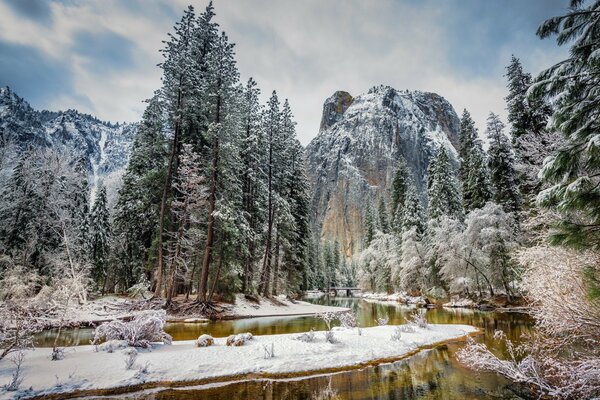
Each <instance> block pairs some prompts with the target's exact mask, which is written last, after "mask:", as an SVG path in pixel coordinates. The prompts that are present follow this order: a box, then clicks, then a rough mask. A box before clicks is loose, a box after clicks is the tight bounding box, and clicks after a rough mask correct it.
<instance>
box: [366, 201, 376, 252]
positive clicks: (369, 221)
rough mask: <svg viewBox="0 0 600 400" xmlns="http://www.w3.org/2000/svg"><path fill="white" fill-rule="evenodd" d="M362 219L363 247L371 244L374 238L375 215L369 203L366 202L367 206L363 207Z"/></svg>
mask: <svg viewBox="0 0 600 400" xmlns="http://www.w3.org/2000/svg"><path fill="white" fill-rule="evenodd" d="M364 221H365V222H364V232H365V247H369V244H371V242H372V241H373V239H374V238H375V230H376V229H377V227H376V223H375V216H374V215H373V209H372V208H371V204H370V203H367V207H366V208H365V216H364Z"/></svg>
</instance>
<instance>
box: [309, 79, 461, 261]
mask: <svg viewBox="0 0 600 400" xmlns="http://www.w3.org/2000/svg"><path fill="white" fill-rule="evenodd" d="M350 99H352V100H350ZM459 125H460V121H459V118H458V115H457V114H456V112H455V111H454V109H453V108H452V106H451V105H450V103H448V102H447V101H446V100H445V99H444V98H442V97H441V96H439V95H437V94H434V93H426V92H419V91H414V92H409V91H398V90H395V89H393V88H391V87H387V86H377V87H374V88H372V89H371V90H370V91H369V92H368V93H365V94H362V95H360V96H358V97H355V98H352V96H350V95H349V94H347V93H345V92H336V93H335V94H334V95H333V96H332V97H330V98H329V99H327V100H326V102H325V104H324V106H323V119H322V122H321V130H320V132H319V134H318V135H317V137H315V138H314V139H313V140H312V141H311V142H310V144H309V145H308V146H307V148H306V164H307V175H308V177H309V180H310V182H311V184H312V186H313V189H314V190H313V196H312V199H311V208H312V214H311V215H312V216H313V217H312V221H311V223H312V224H313V229H314V231H315V232H318V233H319V236H320V237H321V239H323V240H329V241H338V242H339V243H340V245H341V247H342V251H343V253H344V255H345V256H346V257H351V256H352V255H353V254H356V253H357V252H359V251H360V250H361V249H362V247H363V244H364V237H363V214H364V210H365V204H367V203H370V204H375V205H376V204H377V201H378V199H379V197H380V196H384V197H385V198H387V199H388V201H389V196H390V188H391V184H392V180H393V178H394V173H395V170H396V165H397V162H398V159H399V158H400V157H404V158H405V159H406V162H407V164H408V166H409V168H410V169H411V170H412V172H413V176H414V180H415V183H416V185H417V188H418V190H419V193H420V194H421V198H422V201H423V203H425V201H426V197H425V191H426V183H427V182H426V175H427V167H428V166H429V161H430V160H431V158H432V157H433V156H434V155H435V154H436V153H437V151H438V149H439V148H440V146H444V147H445V148H446V149H447V151H448V154H449V156H450V159H451V162H452V163H453V164H454V165H455V166H458V154H457V151H456V148H455V147H456V146H457V145H458V132H459Z"/></svg>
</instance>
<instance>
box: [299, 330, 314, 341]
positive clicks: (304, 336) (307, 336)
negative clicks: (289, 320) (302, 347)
mask: <svg viewBox="0 0 600 400" xmlns="http://www.w3.org/2000/svg"><path fill="white" fill-rule="evenodd" d="M294 339H296V340H299V341H301V342H305V343H311V342H314V341H315V332H314V331H313V330H311V331H310V332H304V333H301V334H299V335H298V336H296V337H295V338H294Z"/></svg>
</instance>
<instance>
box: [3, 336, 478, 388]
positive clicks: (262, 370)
mask: <svg viewBox="0 0 600 400" xmlns="http://www.w3.org/2000/svg"><path fill="white" fill-rule="evenodd" d="M395 329H396V327H395V326H393V325H386V326H377V327H372V328H364V329H362V334H361V335H359V334H358V331H357V330H356V329H346V330H336V331H335V333H334V335H335V338H336V343H334V344H331V343H328V342H326V341H325V334H324V332H315V339H314V341H312V342H303V341H300V340H297V339H296V337H297V336H298V335H297V334H286V335H266V336H255V337H254V338H253V340H249V341H247V342H246V343H245V344H244V345H243V346H240V347H229V346H226V345H225V342H226V338H218V339H215V343H214V345H213V346H210V347H196V344H195V341H181V342H174V343H173V345H170V346H169V345H163V344H155V345H153V348H152V349H151V350H144V349H138V355H137V359H136V360H135V363H134V365H133V367H132V368H131V369H128V368H127V366H126V362H125V360H126V358H127V356H126V354H124V350H119V351H115V352H113V353H107V352H104V351H95V348H94V346H78V347H76V348H67V349H65V359H64V360H61V361H50V353H51V352H52V349H49V348H40V349H36V350H31V351H27V352H26V356H25V361H24V363H23V377H24V380H23V383H22V385H21V386H22V387H23V388H29V387H31V388H32V390H31V391H29V392H24V391H22V392H16V393H15V392H12V393H10V392H0V399H6V398H11V397H12V396H33V395H41V394H50V393H65V392H72V391H76V390H90V389H106V388H115V387H125V386H131V385H139V384H142V383H151V382H161V381H189V382H190V383H191V384H193V383H209V382H211V379H216V378H221V379H223V378H224V377H228V376H233V375H240V374H251V373H252V374H264V375H269V374H289V373H302V372H305V373H306V372H309V371H314V372H316V371H319V370H325V369H332V368H342V367H352V366H354V367H356V366H360V365H363V364H364V363H367V362H371V361H376V360H382V359H385V360H386V361H391V360H392V359H399V358H402V357H404V356H407V355H409V354H411V353H413V352H415V351H417V350H418V349H419V348H420V347H422V346H431V345H435V344H437V343H440V342H444V341H447V340H451V339H458V338H461V337H463V336H465V335H467V334H470V333H473V332H475V331H476V328H474V327H472V326H469V325H429V327H428V328H426V329H423V328H416V330H415V332H412V333H402V334H401V337H400V340H392V335H393V333H394V331H395ZM265 348H268V349H272V350H273V353H274V357H270V358H265ZM12 372H13V371H12V364H10V362H8V361H7V360H2V361H0V385H2V384H4V383H6V382H8V381H9V379H10V376H11V374H12Z"/></svg>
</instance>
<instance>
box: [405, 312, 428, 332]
mask: <svg viewBox="0 0 600 400" xmlns="http://www.w3.org/2000/svg"><path fill="white" fill-rule="evenodd" d="M406 320H407V322H408V323H409V324H410V325H413V326H416V327H417V328H421V329H428V328H429V323H428V322H427V319H426V318H425V315H424V314H422V313H420V312H418V311H417V312H415V313H413V314H412V315H411V316H409V317H407V318H406Z"/></svg>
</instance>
